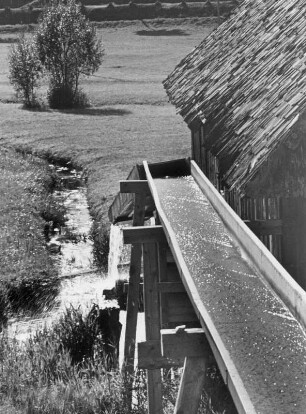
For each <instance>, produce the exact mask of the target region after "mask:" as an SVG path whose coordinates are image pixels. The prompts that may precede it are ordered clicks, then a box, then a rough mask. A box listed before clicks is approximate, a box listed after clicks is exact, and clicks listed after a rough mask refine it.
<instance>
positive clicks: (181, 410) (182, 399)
mask: <svg viewBox="0 0 306 414" xmlns="http://www.w3.org/2000/svg"><path fill="white" fill-rule="evenodd" d="M207 365H208V364H207V358H204V357H200V358H197V357H188V358H186V359H185V364H184V371H183V375H182V379H181V383H180V388H179V392H178V397H177V400H176V404H175V408H174V414H197V412H198V408H199V405H200V400H201V394H202V390H203V386H204V381H205V376H206V370H207Z"/></svg>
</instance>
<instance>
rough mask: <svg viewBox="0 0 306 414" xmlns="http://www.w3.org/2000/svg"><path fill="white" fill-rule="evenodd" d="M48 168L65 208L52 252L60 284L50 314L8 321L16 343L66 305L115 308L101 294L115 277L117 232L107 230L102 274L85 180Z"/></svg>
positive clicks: (69, 171)
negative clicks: (108, 236)
mask: <svg viewBox="0 0 306 414" xmlns="http://www.w3.org/2000/svg"><path fill="white" fill-rule="evenodd" d="M51 168H55V170H56V172H57V175H58V176H59V177H60V185H59V187H58V189H56V190H55V192H54V193H53V197H54V200H55V201H56V203H58V204H59V205H62V206H63V207H64V208H65V219H66V222H65V225H63V226H61V227H60V228H59V229H58V230H59V231H58V233H59V234H58V236H57V244H56V245H58V246H59V251H57V252H55V253H52V256H53V258H54V262H55V266H56V267H57V269H58V274H59V277H60V279H61V285H60V290H59V295H58V297H57V298H56V300H55V303H54V306H53V308H52V309H51V311H49V312H45V313H43V314H40V315H37V316H35V317H22V318H12V319H10V320H9V323H8V335H9V336H10V337H15V338H17V339H19V340H25V339H27V338H28V337H29V336H30V335H31V334H33V333H35V331H36V330H39V329H42V328H43V327H44V326H50V325H51V324H52V323H53V322H55V321H56V320H57V319H58V318H59V316H60V315H61V314H62V313H63V312H64V311H65V309H66V308H68V307H69V306H70V305H72V306H73V307H74V308H78V307H81V308H82V309H84V310H85V309H86V308H90V307H91V306H92V305H93V304H97V305H99V307H101V308H103V307H105V306H117V302H115V301H106V300H104V298H103V296H102V292H103V290H104V289H111V288H112V287H114V285H115V281H116V279H118V277H119V274H118V271H116V269H117V268H118V266H117V262H118V260H119V258H120V254H121V253H120V251H121V250H120V246H121V245H122V236H121V232H120V229H119V228H116V229H115V230H112V231H111V240H110V244H111V246H112V254H110V264H109V269H110V272H108V273H106V272H103V271H102V270H101V269H100V268H99V266H98V265H97V264H96V260H95V257H94V253H93V252H94V248H93V241H92V240H91V237H90V230H91V226H92V218H91V216H90V214H89V210H88V204H87V199H86V187H85V181H84V179H83V178H82V175H81V172H80V171H77V170H74V169H69V168H68V167H58V166H56V167H54V166H51ZM57 227H59V226H57ZM56 250H58V249H56Z"/></svg>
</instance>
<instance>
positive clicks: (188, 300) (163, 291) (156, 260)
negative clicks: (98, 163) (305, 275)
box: [120, 160, 306, 414]
mask: <svg viewBox="0 0 306 414" xmlns="http://www.w3.org/2000/svg"><path fill="white" fill-rule="evenodd" d="M184 162H185V165H186V171H183V173H182V175H181V176H180V177H178V178H180V179H184V178H185V176H186V175H190V176H191V177H192V178H193V180H194V181H195V183H196V184H197V185H198V186H199V189H200V190H201V191H202V192H203V194H205V197H206V199H207V200H208V201H209V203H210V204H211V206H212V207H213V208H214V209H215V211H216V212H218V216H219V217H220V219H221V220H222V221H223V222H224V223H226V229H227V230H228V231H229V233H230V234H231V238H232V240H233V241H234V242H235V243H237V245H239V246H240V248H241V249H242V251H243V255H246V256H244V257H247V258H248V260H249V261H250V263H252V266H254V270H255V269H257V270H258V272H259V273H260V276H259V275H257V276H256V271H255V273H254V277H255V278H257V279H258V281H259V283H263V282H262V278H263V279H264V280H265V282H264V283H263V285H262V289H263V290H264V291H266V290H265V289H266V283H268V285H270V287H271V288H272V290H273V291H274V294H273V295H272V296H271V298H273V301H274V300H275V294H276V295H279V297H280V299H281V303H282V306H284V305H283V304H286V305H287V306H288V308H289V309H290V311H291V312H292V315H293V316H292V317H293V318H295V319H296V327H297V329H298V330H299V329H300V328H301V326H304V327H305V326H306V317H305V315H306V312H305V310H306V293H305V292H304V291H303V290H302V289H301V288H300V286H298V284H297V283H296V282H295V281H294V280H293V279H292V278H291V277H290V276H289V274H288V273H287V272H286V271H285V270H284V269H283V268H282V267H281V266H280V264H279V263H278V262H277V261H276V260H275V258H274V257H273V256H272V255H271V253H270V252H269V251H268V250H267V249H266V248H265V247H264V246H263V245H262V243H260V241H259V240H258V238H257V237H256V236H255V235H254V233H253V232H252V231H251V230H250V229H249V228H248V227H247V226H246V224H245V223H244V222H243V221H242V220H240V219H239V217H238V216H237V215H236V214H235V213H234V212H233V210H232V209H231V208H230V207H229V205H228V203H227V202H226V201H225V200H224V198H223V197H222V196H221V195H220V193H219V192H218V191H216V189H215V187H214V186H213V185H212V183H211V182H210V181H209V180H208V179H207V177H206V176H205V175H204V174H203V172H202V171H201V170H200V168H199V167H198V165H197V164H196V163H195V162H194V161H190V162H189V161H188V160H185V161H184ZM172 164H173V162H172ZM174 165H175V163H174ZM172 166H173V165H172ZM144 169H145V173H146V177H147V180H144V179H142V180H131V182H130V183H127V182H126V181H122V182H121V183H120V188H121V190H124V191H130V193H128V194H130V195H132V194H133V198H134V203H133V205H134V214H133V224H134V225H133V226H132V227H130V228H126V227H124V228H123V229H122V232H123V239H124V243H128V244H131V245H132V249H131V262H130V279H129V284H128V300H127V323H126V336H125V348H124V363H123V367H122V370H123V373H124V374H125V379H126V381H127V382H126V385H127V386H128V387H129V386H130V390H131V392H130V403H131V405H132V385H133V383H132V382H133V377H132V375H130V374H132V373H133V371H134V363H135V347H136V325H137V312H138V309H139V306H138V302H139V290H140V289H143V291H144V313H145V330H146V341H145V342H142V343H140V344H138V367H139V368H143V369H146V370H147V387H148V409H149V414H156V413H158V414H161V413H162V375H161V368H166V369H169V368H171V367H182V366H183V374H182V377H181V385H180V389H179V393H178V397H177V401H176V406H175V410H174V413H175V414H179V413H180V414H184V413H186V414H187V413H188V414H189V413H190V414H193V413H196V412H197V409H198V404H199V401H200V398H201V390H202V388H203V384H204V380H205V377H206V370H207V367H208V362H209V361H211V357H213V358H214V360H215V361H216V362H217V365H218V367H219V370H220V373H221V375H222V377H223V379H224V382H225V385H226V386H227V388H228V389H229V391H230V393H231V396H232V398H233V402H234V404H235V406H236V408H237V411H238V412H239V413H240V414H251V413H254V414H255V412H256V409H255V407H254V403H253V402H252V400H251V398H250V394H249V391H248V390H250V384H249V381H248V379H249V377H250V376H249V375H248V374H247V375H246V377H245V378H244V379H242V377H241V376H240V373H239V372H238V369H237V366H236V365H235V364H234V362H233V360H232V358H231V356H230V354H229V352H228V351H227V349H226V348H225V347H224V344H223V342H222V338H221V336H220V334H219V332H218V330H217V328H216V327H215V325H214V322H213V320H212V319H211V317H210V315H209V312H208V311H207V309H206V308H205V306H204V305H203V302H202V297H201V296H200V295H199V292H198V290H197V289H198V287H197V286H196V285H195V281H194V279H193V276H192V274H191V273H190V271H189V268H188V266H187V265H186V262H185V261H184V256H183V255H182V251H181V250H180V246H179V244H178V243H177V240H176V236H175V233H174V231H173V228H172V227H171V223H170V221H169V219H168V218H169V217H168V216H167V214H165V212H164V210H163V208H162V205H161V203H160V200H159V195H158V193H157V187H156V185H155V184H156V183H158V181H159V180H156V178H161V176H160V175H158V174H156V171H155V172H154V174H151V170H150V166H149V165H148V164H147V163H146V162H144ZM171 172H172V171H171V169H170V170H169V171H168V170H167V168H166V166H165V165H164V169H163V176H164V178H165V177H171V178H172V180H171V179H170V180H169V182H174V180H173V178H176V177H177V176H176V174H175V173H173V174H172V173H171ZM155 174H156V175H155ZM178 182H179V181H178ZM149 193H151V194H149ZM189 194H190V193H189ZM148 198H151V199H152V200H154V203H156V206H155V224H154V225H145V219H144V217H145V211H146V202H147V201H148ZM150 202H151V201H150ZM194 234H196V233H194ZM240 260H245V259H242V257H241V259H240ZM141 271H143V284H142V283H140V273H141ZM250 271H251V272H253V271H252V270H251V267H250ZM243 274H244V272H242V275H243ZM252 274H253V273H252ZM234 277H235V278H236V275H235V276H234ZM235 280H236V279H235ZM265 297H266V296H265ZM256 320H257V319H256ZM280 323H285V322H283V321H280ZM239 326H240V321H239ZM269 332H270V331H269ZM269 349H270V348H269ZM282 349H283V348H282ZM242 354H243V355H249V354H244V352H242ZM247 358H248V357H247ZM288 375H289V376H290V373H289V374H288ZM244 381H245V383H246V386H245V384H244ZM289 382H290V380H289ZM289 382H288V383H289ZM267 412H269V411H267Z"/></svg>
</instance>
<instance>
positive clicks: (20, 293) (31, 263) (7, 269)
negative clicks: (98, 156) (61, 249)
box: [0, 147, 59, 320]
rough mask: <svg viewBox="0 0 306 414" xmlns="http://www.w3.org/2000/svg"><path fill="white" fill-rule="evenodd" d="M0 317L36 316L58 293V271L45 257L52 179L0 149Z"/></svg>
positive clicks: (33, 160)
mask: <svg viewBox="0 0 306 414" xmlns="http://www.w3.org/2000/svg"><path fill="white" fill-rule="evenodd" d="M0 169H1V180H0V194H1V198H0V211H1V215H0V248H1V255H0V268H1V283H0V298H3V300H1V299H0V302H1V303H0V313H1V319H2V320H4V319H5V316H6V315H5V314H6V313H7V312H16V311H20V310H22V311H29V310H32V311H38V310H41V309H43V308H45V307H48V305H49V304H50V302H52V300H53V298H54V297H55V295H56V294H57V289H58V286H59V282H58V279H57V271H56V270H55V268H54V264H53V262H52V260H51V258H50V256H49V254H48V252H47V249H46V242H45V238H44V232H43V230H44V225H45V220H44V218H43V215H44V212H45V211H46V210H50V207H49V206H50V198H49V193H50V190H51V189H52V186H53V181H54V179H53V177H52V174H51V173H50V170H49V169H48V165H47V163H46V162H45V161H43V160H40V159H38V158H37V157H34V156H29V155H22V154H17V153H16V152H15V151H13V150H11V149H9V148H3V147H1V148H0Z"/></svg>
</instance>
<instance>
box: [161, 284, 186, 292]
mask: <svg viewBox="0 0 306 414" xmlns="http://www.w3.org/2000/svg"><path fill="white" fill-rule="evenodd" d="M157 289H158V291H159V292H161V293H183V292H186V289H185V286H184V285H183V283H182V282H159V283H158V285H157Z"/></svg>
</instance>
